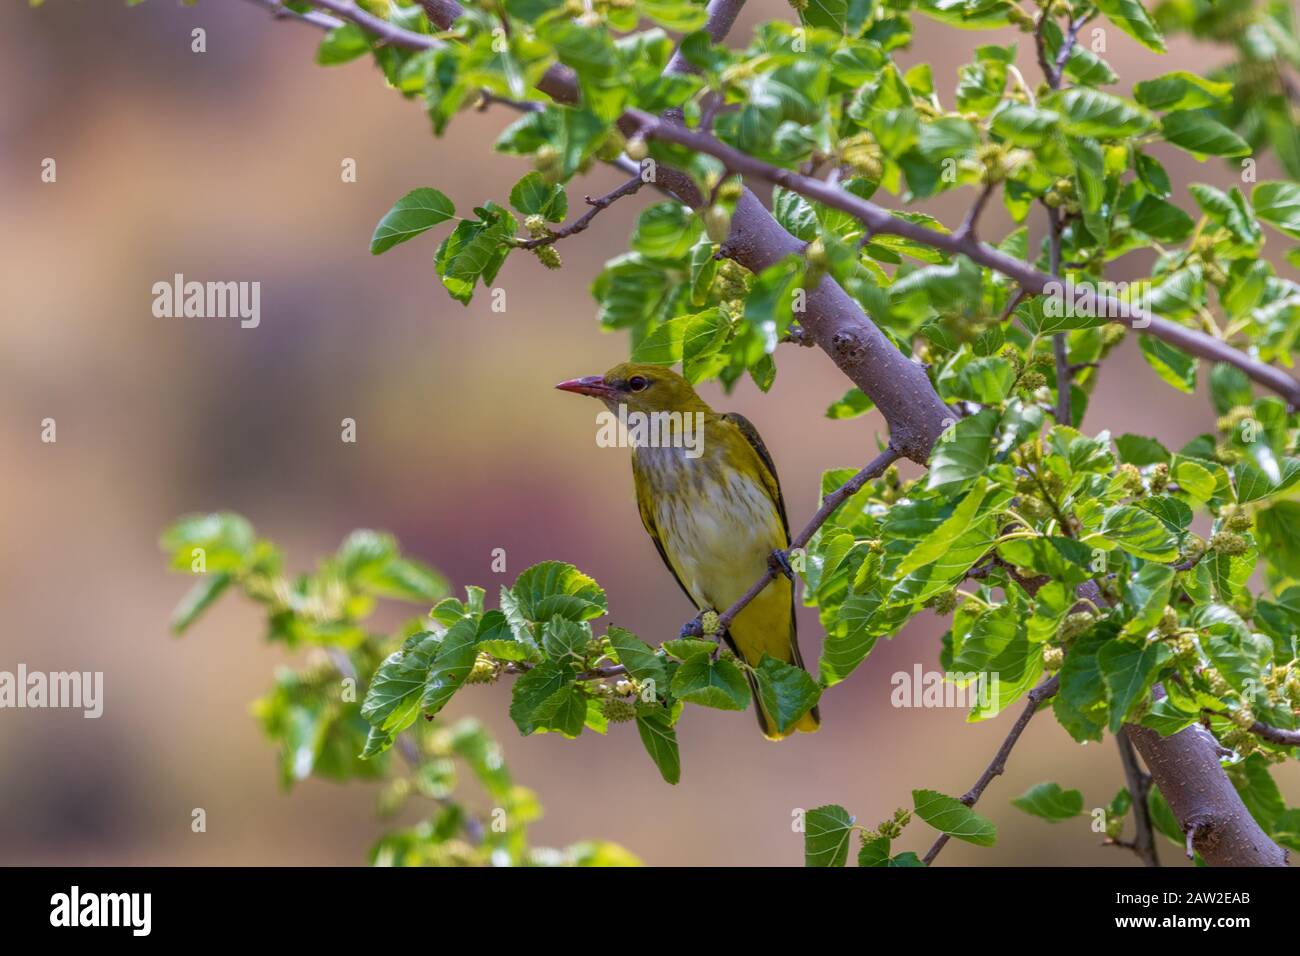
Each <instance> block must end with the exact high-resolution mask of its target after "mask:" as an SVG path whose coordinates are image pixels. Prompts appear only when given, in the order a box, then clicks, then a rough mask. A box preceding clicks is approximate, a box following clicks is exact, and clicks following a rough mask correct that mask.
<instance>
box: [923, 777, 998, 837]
mask: <svg viewBox="0 0 1300 956" xmlns="http://www.w3.org/2000/svg"><path fill="white" fill-rule="evenodd" d="M912 805H913V807H915V809H916V815H917V816H918V817H920V818H921V819H922V820H924V821H925V822H926V823H928V824H930V826H932V827H934V828H935V829H936V830H939V831H940V832H942V833H946V834H948V835H949V836H953V837H956V838H957V839H958V840H965V841H966V842H967V843H974V844H975V845H976V846H992V845H993V844H994V843H996V842H997V838H998V828H997V827H996V826H994V825H993V821H991V820H987V819H985V818H984V817H982V816H980V815H979V814H978V813H976V812H975V811H974V810H972V809H971V808H970V807H968V806H966V805H965V804H964V803H962V802H961V801H960V800H955V799H953V798H952V797H949V796H946V795H944V794H942V793H938V792H936V791H934V790H913V791H912Z"/></svg>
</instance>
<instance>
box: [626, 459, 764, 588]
mask: <svg viewBox="0 0 1300 956" xmlns="http://www.w3.org/2000/svg"><path fill="white" fill-rule="evenodd" d="M675 451H679V450H677V449H672V448H662V449H650V448H646V449H638V457H639V464H640V465H641V467H642V468H643V469H645V470H646V471H647V472H652V473H653V475H652V478H651V480H652V483H653V484H654V485H655V486H656V487H657V488H659V489H661V491H660V493H659V494H656V495H655V502H654V515H655V524H656V526H657V527H658V528H659V533H660V536H661V537H662V539H663V544H664V548H665V550H666V551H667V552H668V554H669V555H670V560H672V561H673V564H674V567H675V569H676V571H677V575H678V577H680V578H681V579H682V583H683V584H685V585H686V589H687V590H688V591H689V592H690V593H691V597H692V598H694V599H695V601H696V603H697V604H699V605H701V606H703V607H712V608H715V609H717V610H719V611H721V610H724V609H726V608H727V607H728V606H729V605H730V604H732V603H733V602H734V601H735V600H736V599H737V598H739V597H740V596H741V595H742V594H744V593H745V590H746V589H747V588H748V587H749V586H750V585H751V584H753V583H754V580H755V579H756V578H757V577H758V576H759V575H760V574H762V573H763V571H764V570H765V569H766V567H767V556H768V555H769V554H770V553H771V552H772V551H773V550H775V549H776V548H780V547H784V546H785V541H784V537H785V536H784V533H783V531H782V529H781V525H780V519H779V518H778V516H777V514H776V508H775V507H774V505H773V503H772V501H771V499H769V498H768V496H767V489H766V488H764V487H763V485H762V484H761V483H760V481H759V480H758V479H757V478H755V477H751V476H748V475H745V474H742V473H740V472H738V471H734V470H732V471H731V472H730V473H727V472H724V471H723V470H721V469H718V468H716V467H711V466H710V465H709V464H707V463H706V462H707V456H706V457H705V458H699V459H689V458H686V457H685V456H684V455H674V452H675ZM670 455H671V456H673V457H675V458H676V459H677V460H676V461H671V460H669V459H668V456H670ZM678 469H682V470H678ZM697 482H698V483H699V484H698V486H697V485H696V483H697ZM682 483H685V484H686V486H687V487H688V488H689V489H690V491H689V493H687V494H683V492H682V489H681V487H680V486H681V484H682ZM701 494H702V495H703V497H704V499H705V501H706V502H707V504H697V505H696V506H695V507H691V506H690V505H689V503H688V502H689V501H691V500H696V501H698V497H699V496H700V495H701Z"/></svg>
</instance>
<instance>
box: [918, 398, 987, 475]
mask: <svg viewBox="0 0 1300 956" xmlns="http://www.w3.org/2000/svg"><path fill="white" fill-rule="evenodd" d="M999 418H1000V416H999V414H998V412H997V411H995V410H994V409H991V408H986V409H984V410H983V411H981V412H979V413H977V414H975V415H971V416H970V417H968V418H963V419H961V420H959V421H958V422H957V423H956V424H955V425H953V426H952V427H951V428H949V429H948V430H947V431H945V432H944V433H943V435H941V436H940V437H939V441H938V442H937V443H936V444H935V446H934V453H933V455H932V456H931V458H930V477H929V479H928V481H927V485H926V487H927V488H929V489H930V490H932V491H934V490H940V489H944V488H951V487H955V486H957V485H960V484H963V483H965V482H967V481H970V480H971V479H972V478H974V477H976V476H977V475H980V474H982V473H983V472H984V469H985V468H987V467H988V463H989V458H990V457H991V456H992V454H993V433H994V432H995V431H996V430H997V426H998V420H999Z"/></svg>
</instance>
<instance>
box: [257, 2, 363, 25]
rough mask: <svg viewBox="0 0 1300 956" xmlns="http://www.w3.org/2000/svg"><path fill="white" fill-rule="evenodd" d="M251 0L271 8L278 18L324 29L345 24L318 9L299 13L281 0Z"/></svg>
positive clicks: (272, 13)
mask: <svg viewBox="0 0 1300 956" xmlns="http://www.w3.org/2000/svg"><path fill="white" fill-rule="evenodd" d="M250 2H252V3H255V4H257V5H258V6H259V7H265V8H266V9H268V10H270V11H271V16H273V17H275V19H277V20H298V21H299V22H301V23H310V24H311V25H312V26H314V27H320V28H321V29H322V30H337V29H338V28H339V27H341V26H343V21H342V20H336V19H334V18H333V17H332V16H330V15H329V14H327V13H320V12H318V11H316V10H308V11H306V12H304V13H299V12H298V11H297V10H290V9H289V8H288V7H286V6H284V5H283V4H281V3H280V0H250Z"/></svg>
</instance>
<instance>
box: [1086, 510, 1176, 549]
mask: <svg viewBox="0 0 1300 956" xmlns="http://www.w3.org/2000/svg"><path fill="white" fill-rule="evenodd" d="M1101 534H1102V536H1103V537H1105V538H1106V539H1107V540H1109V541H1112V542H1114V543H1115V544H1117V545H1119V547H1121V548H1123V549H1124V550H1125V551H1127V552H1128V553H1129V554H1131V555H1133V556H1135V557H1138V558H1145V559H1146V560H1148V561H1173V560H1174V559H1175V558H1177V557H1178V542H1177V540H1176V539H1175V538H1174V536H1173V534H1172V533H1170V531H1169V529H1168V528H1167V527H1165V525H1164V523H1163V522H1162V521H1161V520H1160V519H1159V518H1157V517H1156V516H1155V515H1153V514H1151V512H1149V511H1144V510H1143V509H1141V508H1136V507H1134V506H1132V505H1117V506H1115V507H1113V508H1109V509H1107V511H1106V514H1105V517H1104V518H1103V519H1102V524H1101Z"/></svg>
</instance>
